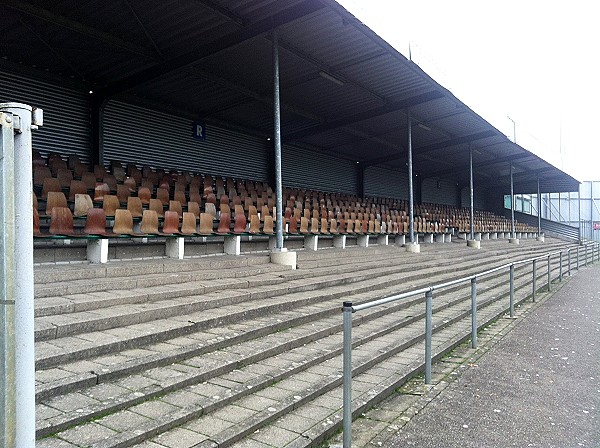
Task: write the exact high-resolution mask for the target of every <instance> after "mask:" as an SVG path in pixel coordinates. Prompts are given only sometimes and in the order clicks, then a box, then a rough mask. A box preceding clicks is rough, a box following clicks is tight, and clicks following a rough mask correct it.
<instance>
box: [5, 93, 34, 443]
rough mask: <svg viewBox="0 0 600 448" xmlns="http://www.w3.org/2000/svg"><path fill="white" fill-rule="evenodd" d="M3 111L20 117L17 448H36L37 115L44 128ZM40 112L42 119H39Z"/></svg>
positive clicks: (23, 112)
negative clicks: (34, 134) (33, 133)
mask: <svg viewBox="0 0 600 448" xmlns="http://www.w3.org/2000/svg"><path fill="white" fill-rule="evenodd" d="M0 112H10V113H12V114H13V115H14V116H18V119H19V124H18V128H17V126H15V130H17V129H18V130H17V132H16V133H15V139H14V142H15V143H14V176H15V182H14V184H13V188H14V191H13V196H14V204H15V219H14V225H15V245H14V247H13V248H7V249H9V250H12V251H14V252H13V253H14V273H15V275H14V284H15V287H14V291H15V296H14V299H15V372H16V373H15V375H16V378H15V396H16V406H15V408H16V433H15V441H16V446H17V447H19V448H21V447H23V448H29V447H31V448H33V447H34V446H35V357H34V306H33V225H32V223H33V200H32V191H33V178H32V177H33V176H32V171H31V159H32V157H31V151H32V149H31V131H32V129H37V124H36V123H37V122H34V123H32V118H33V116H34V114H35V116H36V120H38V119H39V121H40V122H39V124H40V125H41V110H39V111H36V112H34V111H33V110H32V108H31V106H28V105H25V104H19V103H4V104H0ZM38 113H39V116H38Z"/></svg>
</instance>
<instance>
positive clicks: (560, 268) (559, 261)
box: [558, 250, 563, 282]
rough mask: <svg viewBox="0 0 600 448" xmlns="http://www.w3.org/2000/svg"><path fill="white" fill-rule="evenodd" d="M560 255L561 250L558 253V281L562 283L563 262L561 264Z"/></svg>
mask: <svg viewBox="0 0 600 448" xmlns="http://www.w3.org/2000/svg"><path fill="white" fill-rule="evenodd" d="M562 254H563V251H562V250H561V251H560V252H559V253H558V281H559V282H562V278H563V262H562Z"/></svg>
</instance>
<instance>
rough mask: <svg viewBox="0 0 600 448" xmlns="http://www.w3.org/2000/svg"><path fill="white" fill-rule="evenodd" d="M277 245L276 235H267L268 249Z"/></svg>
mask: <svg viewBox="0 0 600 448" xmlns="http://www.w3.org/2000/svg"><path fill="white" fill-rule="evenodd" d="M276 247H277V235H269V250H273V249H275V248H276Z"/></svg>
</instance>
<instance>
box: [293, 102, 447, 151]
mask: <svg viewBox="0 0 600 448" xmlns="http://www.w3.org/2000/svg"><path fill="white" fill-rule="evenodd" d="M443 96H444V94H443V93H442V92H439V91H437V90H432V91H430V92H426V93H422V94H420V95H416V96H413V97H410V98H406V99H404V100H401V101H394V102H390V103H388V104H385V105H383V106H381V107H377V108H375V109H371V110H367V111H364V112H359V113H357V114H354V115H351V116H349V117H344V118H340V119H338V120H331V121H328V122H326V123H323V124H320V125H317V126H313V127H312V128H310V129H307V130H305V131H299V132H294V133H291V134H288V135H285V136H284V137H285V139H286V141H288V142H289V141H294V140H298V139H301V138H304V137H307V136H309V135H315V134H320V133H321V132H327V131H331V130H333V129H337V128H341V127H344V126H349V125H351V124H353V123H358V122H360V121H364V120H367V119H369V118H375V117H379V116H381V115H385V114H389V113H391V112H396V111H398V110H403V109H406V108H409V107H412V106H416V105H417V104H422V103H426V102H428V101H433V100H435V99H438V98H442V97H443Z"/></svg>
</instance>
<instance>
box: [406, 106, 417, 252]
mask: <svg viewBox="0 0 600 448" xmlns="http://www.w3.org/2000/svg"><path fill="white" fill-rule="evenodd" d="M406 123H407V126H408V228H409V233H410V244H414V243H415V227H414V199H413V194H414V193H413V164H412V120H411V118H410V110H407V111H406Z"/></svg>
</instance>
